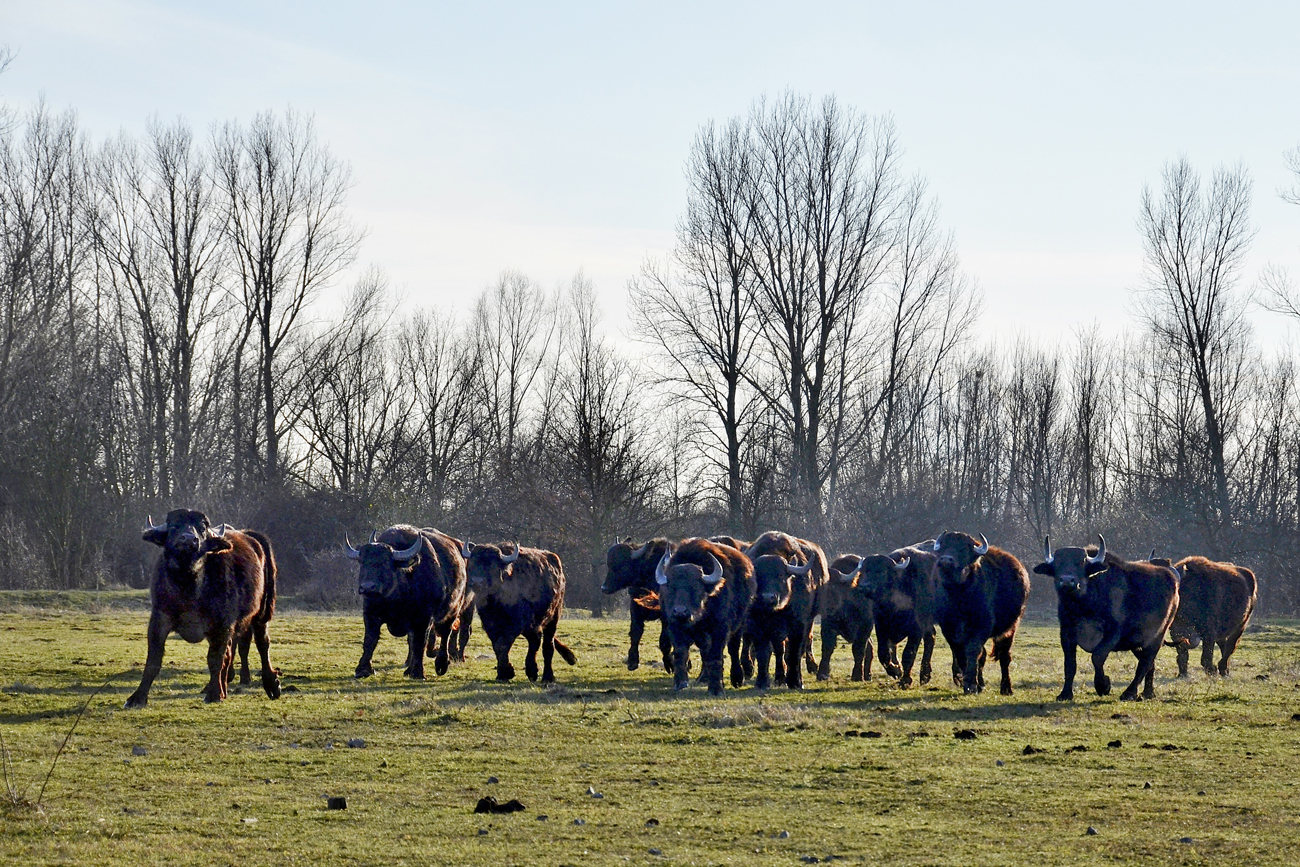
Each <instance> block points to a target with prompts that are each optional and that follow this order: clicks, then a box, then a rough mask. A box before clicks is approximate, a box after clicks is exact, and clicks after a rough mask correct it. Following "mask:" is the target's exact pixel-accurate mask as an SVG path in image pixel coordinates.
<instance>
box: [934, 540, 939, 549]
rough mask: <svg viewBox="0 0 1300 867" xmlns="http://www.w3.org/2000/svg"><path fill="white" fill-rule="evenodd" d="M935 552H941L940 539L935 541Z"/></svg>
mask: <svg viewBox="0 0 1300 867" xmlns="http://www.w3.org/2000/svg"><path fill="white" fill-rule="evenodd" d="M934 550H936V551H938V550H939V540H938V539H935V540H934Z"/></svg>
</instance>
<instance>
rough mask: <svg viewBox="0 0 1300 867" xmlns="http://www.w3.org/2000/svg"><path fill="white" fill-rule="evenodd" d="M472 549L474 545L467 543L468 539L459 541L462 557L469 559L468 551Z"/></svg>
mask: <svg viewBox="0 0 1300 867" xmlns="http://www.w3.org/2000/svg"><path fill="white" fill-rule="evenodd" d="M473 550H474V546H473V545H471V544H470V543H469V540H468V539H466V540H465V541H464V542H461V543H460V556H462V557H464V558H465V559H466V560H468V559H469V555H470V552H471V551H473Z"/></svg>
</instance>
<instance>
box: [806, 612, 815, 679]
mask: <svg viewBox="0 0 1300 867" xmlns="http://www.w3.org/2000/svg"><path fill="white" fill-rule="evenodd" d="M803 667H804V668H806V669H808V673H809V674H816V673H817V660H816V659H815V658H814V657H813V635H812V624H811V623H809V624H808V634H807V635H805V636H804V641H803Z"/></svg>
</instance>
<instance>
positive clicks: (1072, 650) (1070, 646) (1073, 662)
mask: <svg viewBox="0 0 1300 867" xmlns="http://www.w3.org/2000/svg"><path fill="white" fill-rule="evenodd" d="M1078 649H1079V648H1078V642H1077V641H1075V638H1074V632H1073V631H1072V630H1065V629H1062V630H1061V653H1062V654H1064V656H1065V684H1064V685H1063V686H1062V687H1061V692H1060V694H1059V695H1057V696H1056V700H1057V701H1073V700H1074V676H1075V673H1076V672H1077V671H1078V666H1079V661H1078V659H1077V656H1078Z"/></svg>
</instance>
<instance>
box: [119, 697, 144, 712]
mask: <svg viewBox="0 0 1300 867" xmlns="http://www.w3.org/2000/svg"><path fill="white" fill-rule="evenodd" d="M147 704H149V696H147V695H140V694H139V693H133V694H132V695H131V697H130V698H128V699H127V700H126V704H125V705H123V707H125V708H127V709H128V710H134V709H136V708H141V707H144V706H145V705H147Z"/></svg>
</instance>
